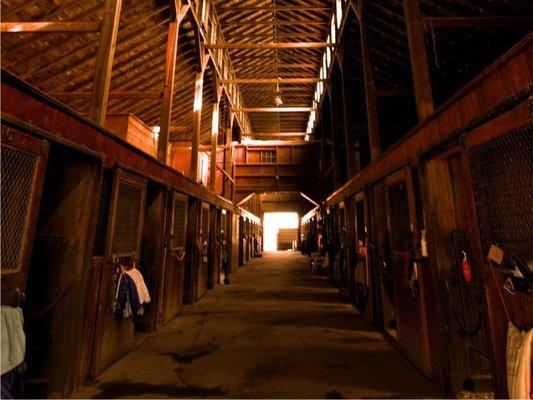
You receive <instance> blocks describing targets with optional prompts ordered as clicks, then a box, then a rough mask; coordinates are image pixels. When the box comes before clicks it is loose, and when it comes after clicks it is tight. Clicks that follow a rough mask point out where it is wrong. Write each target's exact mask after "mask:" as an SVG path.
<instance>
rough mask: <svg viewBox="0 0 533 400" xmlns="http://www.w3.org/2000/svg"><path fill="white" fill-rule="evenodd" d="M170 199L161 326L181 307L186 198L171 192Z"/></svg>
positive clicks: (185, 232)
mask: <svg viewBox="0 0 533 400" xmlns="http://www.w3.org/2000/svg"><path fill="white" fill-rule="evenodd" d="M171 197H172V201H171V202H170V212H169V224H168V238H167V243H168V244H167V252H166V260H165V273H164V282H163V311H162V322H163V325H166V324H167V323H168V322H170V320H171V319H172V318H174V317H175V316H176V315H177V314H178V313H179V312H180V310H181V309H182V307H183V283H184V276H185V239H186V234H187V196H185V195H183V194H179V193H176V192H173V193H172V194H171Z"/></svg>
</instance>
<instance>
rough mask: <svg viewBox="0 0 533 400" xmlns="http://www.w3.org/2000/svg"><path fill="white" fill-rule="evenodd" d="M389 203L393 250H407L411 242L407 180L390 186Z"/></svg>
mask: <svg viewBox="0 0 533 400" xmlns="http://www.w3.org/2000/svg"><path fill="white" fill-rule="evenodd" d="M389 205H390V224H391V236H392V247H393V250H394V251H405V250H406V249H408V248H409V247H410V242H411V228H410V220H409V201H408V195H407V185H406V183H405V182H402V183H398V184H396V185H393V186H390V187H389Z"/></svg>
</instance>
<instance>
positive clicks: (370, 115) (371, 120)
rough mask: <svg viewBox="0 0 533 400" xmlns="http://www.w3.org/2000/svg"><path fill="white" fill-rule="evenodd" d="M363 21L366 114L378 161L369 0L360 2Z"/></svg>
mask: <svg viewBox="0 0 533 400" xmlns="http://www.w3.org/2000/svg"><path fill="white" fill-rule="evenodd" d="M360 4H361V5H360V10H361V11H360V12H361V22H360V24H359V28H360V31H361V32H360V33H361V53H362V54H361V55H362V58H363V77H364V81H365V95H366V115H367V121H368V140H369V142H370V157H371V160H372V161H376V160H377V159H378V157H379V155H380V153H381V144H380V141H381V140H380V139H381V137H380V134H379V120H378V105H377V97H376V86H375V83H374V74H373V71H372V61H371V59H370V49H369V45H368V21H367V15H368V13H367V10H366V9H367V0H361V3H360Z"/></svg>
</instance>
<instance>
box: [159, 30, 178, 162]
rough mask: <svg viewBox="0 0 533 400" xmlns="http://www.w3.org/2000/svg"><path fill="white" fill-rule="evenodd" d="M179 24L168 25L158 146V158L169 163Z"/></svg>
mask: <svg viewBox="0 0 533 400" xmlns="http://www.w3.org/2000/svg"><path fill="white" fill-rule="evenodd" d="M178 31H179V23H178V22H174V21H171V22H170V23H169V24H168V39H167V52H166V60H165V86H164V87H163V102H162V104H161V122H160V125H161V130H160V132H159V142H158V146H157V158H158V160H160V161H163V162H166V161H167V148H168V139H169V131H170V119H171V115H172V98H173V96H174V75H175V71H176V53H177V50H178Z"/></svg>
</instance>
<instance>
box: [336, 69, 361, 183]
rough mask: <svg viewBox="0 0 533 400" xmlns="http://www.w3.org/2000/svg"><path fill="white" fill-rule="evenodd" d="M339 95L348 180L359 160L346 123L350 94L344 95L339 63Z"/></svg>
mask: <svg viewBox="0 0 533 400" xmlns="http://www.w3.org/2000/svg"><path fill="white" fill-rule="evenodd" d="M340 72H341V77H340V79H341V96H342V112H343V115H344V127H343V131H344V138H345V144H346V168H347V169H348V171H347V174H346V179H347V180H349V179H350V178H352V177H353V176H354V175H355V174H357V173H358V172H359V170H360V169H361V166H360V161H359V153H357V154H355V151H354V141H353V137H352V135H351V132H350V129H349V125H348V118H349V115H350V114H351V113H349V112H348V111H347V109H348V107H347V104H350V99H349V97H350V96H347V95H346V89H345V87H344V68H343V65H342V63H341V68H340Z"/></svg>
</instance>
